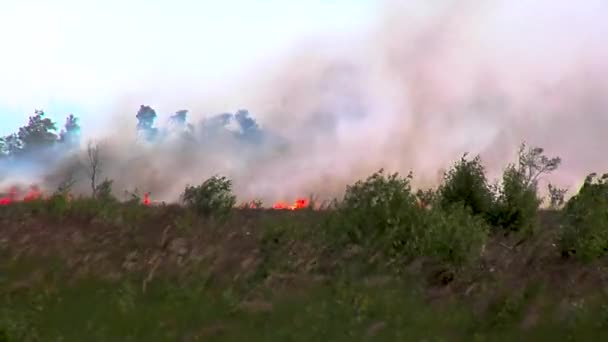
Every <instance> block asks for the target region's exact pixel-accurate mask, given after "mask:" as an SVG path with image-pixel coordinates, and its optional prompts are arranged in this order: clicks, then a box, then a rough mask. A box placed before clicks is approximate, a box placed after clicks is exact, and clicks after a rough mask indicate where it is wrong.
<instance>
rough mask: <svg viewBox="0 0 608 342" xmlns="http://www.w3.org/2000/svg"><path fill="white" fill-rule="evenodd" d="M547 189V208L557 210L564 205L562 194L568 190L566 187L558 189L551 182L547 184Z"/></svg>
mask: <svg viewBox="0 0 608 342" xmlns="http://www.w3.org/2000/svg"><path fill="white" fill-rule="evenodd" d="M547 190H548V191H549V209H552V210H558V209H561V208H562V206H563V205H564V196H565V195H566V193H567V192H568V189H560V188H558V187H556V186H554V185H553V184H551V183H549V184H548V185H547Z"/></svg>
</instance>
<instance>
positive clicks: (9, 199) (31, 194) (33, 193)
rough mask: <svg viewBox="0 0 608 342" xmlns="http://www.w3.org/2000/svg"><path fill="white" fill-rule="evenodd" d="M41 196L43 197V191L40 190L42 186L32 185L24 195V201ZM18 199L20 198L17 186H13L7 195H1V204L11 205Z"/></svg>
mask: <svg viewBox="0 0 608 342" xmlns="http://www.w3.org/2000/svg"><path fill="white" fill-rule="evenodd" d="M40 198H42V192H41V191H40V188H38V186H36V185H32V186H31V187H30V189H29V190H28V191H27V192H26V193H25V195H24V196H23V199H22V201H23V202H29V201H34V200H37V199H40ZM17 201H18V199H17V188H16V187H11V188H10V190H9V192H8V194H7V195H5V196H3V197H0V205H9V204H12V203H14V202H17Z"/></svg>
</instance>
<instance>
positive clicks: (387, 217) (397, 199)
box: [335, 169, 416, 244]
mask: <svg viewBox="0 0 608 342" xmlns="http://www.w3.org/2000/svg"><path fill="white" fill-rule="evenodd" d="M411 178H412V175H411V174H409V175H408V176H407V177H400V176H399V174H398V173H394V174H389V175H386V174H385V173H384V170H382V169H381V170H380V171H378V172H376V173H374V174H373V175H371V176H369V177H368V178H367V179H366V180H365V181H358V182H356V183H355V184H353V185H349V186H347V187H346V192H345V194H344V198H343V200H342V201H341V202H338V203H336V204H335V205H336V206H337V216H336V218H338V220H339V221H340V222H339V224H338V226H339V227H338V229H339V230H340V231H339V234H340V235H342V236H343V237H345V238H346V239H347V240H348V242H350V243H356V244H365V243H372V242H374V241H376V240H377V239H378V238H379V237H381V236H383V235H385V234H387V232H388V231H390V230H393V229H398V228H399V227H400V226H402V225H404V224H406V222H409V221H411V220H412V217H411V216H412V214H413V211H414V210H415V209H416V198H415V196H414V195H413V194H412V192H411V186H410V180H411Z"/></svg>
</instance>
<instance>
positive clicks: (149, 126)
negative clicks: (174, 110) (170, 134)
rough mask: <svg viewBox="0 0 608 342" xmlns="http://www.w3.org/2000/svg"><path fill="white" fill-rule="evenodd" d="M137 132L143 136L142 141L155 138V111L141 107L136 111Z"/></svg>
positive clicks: (156, 130) (147, 107)
mask: <svg viewBox="0 0 608 342" xmlns="http://www.w3.org/2000/svg"><path fill="white" fill-rule="evenodd" d="M135 117H136V118H137V120H138V122H137V130H138V131H139V132H140V133H141V134H142V135H143V137H144V139H146V140H152V139H154V138H155V137H156V134H157V133H158V129H156V128H154V120H156V111H155V110H154V109H152V107H150V106H144V105H141V106H140V107H139V111H137V115H135Z"/></svg>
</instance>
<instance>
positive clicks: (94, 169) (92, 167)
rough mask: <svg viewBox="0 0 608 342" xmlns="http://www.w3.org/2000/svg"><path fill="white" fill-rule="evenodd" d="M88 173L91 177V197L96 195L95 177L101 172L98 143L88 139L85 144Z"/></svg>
mask: <svg viewBox="0 0 608 342" xmlns="http://www.w3.org/2000/svg"><path fill="white" fill-rule="evenodd" d="M87 158H88V160H87V161H88V173H89V178H90V179H91V190H92V194H93V197H94V198H95V197H97V179H98V178H99V176H100V174H101V158H100V156H99V145H98V144H93V142H91V141H89V143H88V145H87Z"/></svg>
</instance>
